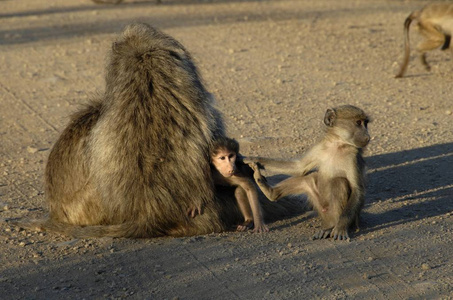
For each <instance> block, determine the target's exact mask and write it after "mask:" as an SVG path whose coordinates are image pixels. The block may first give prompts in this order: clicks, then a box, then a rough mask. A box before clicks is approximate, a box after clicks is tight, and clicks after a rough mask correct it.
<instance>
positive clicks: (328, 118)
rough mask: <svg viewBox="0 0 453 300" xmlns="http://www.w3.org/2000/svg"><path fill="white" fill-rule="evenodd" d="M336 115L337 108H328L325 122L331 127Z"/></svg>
mask: <svg viewBox="0 0 453 300" xmlns="http://www.w3.org/2000/svg"><path fill="white" fill-rule="evenodd" d="M336 117H337V114H336V113H335V110H334V109H332V108H328V109H327V111H326V114H325V115H324V124H326V125H327V126H329V127H332V126H333V124H334V122H335V118H336Z"/></svg>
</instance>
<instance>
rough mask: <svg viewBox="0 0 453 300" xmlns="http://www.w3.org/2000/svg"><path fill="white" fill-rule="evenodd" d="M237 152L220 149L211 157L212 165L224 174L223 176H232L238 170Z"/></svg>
mask: <svg viewBox="0 0 453 300" xmlns="http://www.w3.org/2000/svg"><path fill="white" fill-rule="evenodd" d="M236 157H237V155H236V152H233V151H229V150H227V149H219V151H217V153H216V154H215V155H214V156H212V157H211V160H212V165H213V166H214V167H215V168H216V169H217V171H219V173H220V174H222V176H223V177H226V178H228V177H231V176H233V175H234V173H235V172H236Z"/></svg>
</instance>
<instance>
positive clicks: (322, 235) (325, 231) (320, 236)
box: [312, 229, 332, 240]
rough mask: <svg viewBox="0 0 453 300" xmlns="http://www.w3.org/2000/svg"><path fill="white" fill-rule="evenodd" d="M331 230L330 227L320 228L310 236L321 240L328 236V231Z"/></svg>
mask: <svg viewBox="0 0 453 300" xmlns="http://www.w3.org/2000/svg"><path fill="white" fill-rule="evenodd" d="M331 232H332V229H322V230H320V231H318V232H317V233H315V234H314V235H313V237H312V239H313V240H321V239H326V238H328V237H329V236H330V233H331Z"/></svg>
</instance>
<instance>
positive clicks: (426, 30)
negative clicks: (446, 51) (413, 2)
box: [417, 23, 446, 71]
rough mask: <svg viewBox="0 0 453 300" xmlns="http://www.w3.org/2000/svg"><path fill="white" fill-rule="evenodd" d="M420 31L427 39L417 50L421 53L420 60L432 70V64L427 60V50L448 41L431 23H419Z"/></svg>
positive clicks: (428, 69)
mask: <svg viewBox="0 0 453 300" xmlns="http://www.w3.org/2000/svg"><path fill="white" fill-rule="evenodd" d="M419 29H420V33H421V34H422V35H423V36H424V37H425V38H426V40H425V41H422V42H420V43H419V44H418V45H417V51H418V52H419V53H420V61H421V63H422V64H423V66H424V67H425V69H426V70H427V71H430V70H431V66H430V65H429V64H428V62H427V61H426V52H428V51H431V50H434V49H437V48H440V47H441V46H443V45H445V43H446V40H445V39H446V36H445V35H444V34H443V33H442V32H441V31H439V29H438V28H437V27H436V26H435V25H433V24H431V23H423V24H420V25H419Z"/></svg>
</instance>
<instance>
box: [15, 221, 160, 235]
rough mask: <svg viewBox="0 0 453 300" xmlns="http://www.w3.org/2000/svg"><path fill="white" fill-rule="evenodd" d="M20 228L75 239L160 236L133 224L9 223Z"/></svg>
mask: <svg viewBox="0 0 453 300" xmlns="http://www.w3.org/2000/svg"><path fill="white" fill-rule="evenodd" d="M10 223H11V224H13V225H16V226H18V227H21V228H25V229H31V230H35V231H53V232H57V233H60V234H64V235H68V236H73V237H76V238H98V237H113V238H120V237H124V238H141V237H157V236H162V234H158V233H156V232H150V231H149V230H146V228H144V227H143V228H142V227H141V226H139V225H138V224H135V223H123V224H118V225H89V226H79V225H72V224H67V223H62V222H58V221H55V220H52V219H44V220H26V221H13V222H10Z"/></svg>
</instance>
